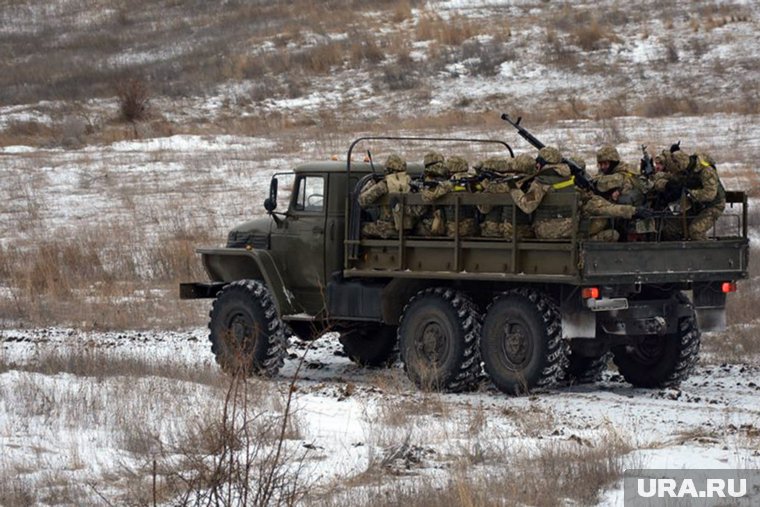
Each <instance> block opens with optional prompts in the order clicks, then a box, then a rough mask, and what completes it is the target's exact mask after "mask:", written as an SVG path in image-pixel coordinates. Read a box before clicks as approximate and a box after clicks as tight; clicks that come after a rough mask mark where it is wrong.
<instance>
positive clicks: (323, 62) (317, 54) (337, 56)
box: [292, 41, 345, 74]
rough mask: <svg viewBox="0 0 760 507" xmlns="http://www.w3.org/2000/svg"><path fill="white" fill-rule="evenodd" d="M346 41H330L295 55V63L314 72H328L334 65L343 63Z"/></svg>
mask: <svg viewBox="0 0 760 507" xmlns="http://www.w3.org/2000/svg"><path fill="white" fill-rule="evenodd" d="M344 52H345V49H344V43H342V42H339V41H338V42H334V41H333V42H328V43H325V44H320V45H318V46H314V47H313V48H309V49H306V50H304V51H302V52H300V53H296V54H294V55H293V57H292V58H293V63H294V64H295V65H298V66H299V67H300V68H302V69H303V70H305V71H306V72H309V73H312V74H326V73H327V72H328V71H329V70H330V69H331V68H332V67H334V66H336V65H339V64H341V63H343V59H344Z"/></svg>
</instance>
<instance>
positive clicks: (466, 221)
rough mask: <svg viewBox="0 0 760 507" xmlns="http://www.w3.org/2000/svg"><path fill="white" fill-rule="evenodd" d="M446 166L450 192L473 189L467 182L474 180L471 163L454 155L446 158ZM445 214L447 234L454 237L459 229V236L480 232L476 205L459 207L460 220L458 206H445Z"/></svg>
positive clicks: (473, 234)
mask: <svg viewBox="0 0 760 507" xmlns="http://www.w3.org/2000/svg"><path fill="white" fill-rule="evenodd" d="M446 166H447V167H448V169H449V174H450V177H449V181H450V182H451V184H450V185H448V186H446V188H447V189H448V191H449V192H469V191H473V190H474V188H471V186H472V185H470V184H465V182H467V180H472V181H474V180H473V176H474V174H473V173H470V171H469V169H470V168H469V164H468V163H467V160H465V159H464V158H463V157H459V156H457V155H453V156H451V157H449V158H448V159H447V160H446ZM443 211H444V215H445V217H446V236H448V237H450V238H453V237H454V236H455V235H456V234H457V229H459V236H475V235H476V234H477V232H478V224H477V220H476V219H475V207H474V206H460V207H459V221H458V222H457V220H456V218H457V217H456V207H455V206H445V207H444V210H443Z"/></svg>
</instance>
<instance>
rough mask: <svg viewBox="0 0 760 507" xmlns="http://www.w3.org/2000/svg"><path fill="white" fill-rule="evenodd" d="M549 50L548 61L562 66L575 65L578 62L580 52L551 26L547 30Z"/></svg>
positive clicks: (547, 53) (547, 52)
mask: <svg viewBox="0 0 760 507" xmlns="http://www.w3.org/2000/svg"><path fill="white" fill-rule="evenodd" d="M545 36H546V45H547V50H546V53H545V56H546V60H547V62H548V63H553V64H555V65H558V66H560V67H575V66H576V65H577V64H578V54H577V52H576V51H573V49H572V48H571V47H570V46H569V45H568V44H566V43H565V41H564V40H563V39H562V36H560V35H559V34H557V32H556V31H554V30H553V29H551V28H547V29H546V32H545Z"/></svg>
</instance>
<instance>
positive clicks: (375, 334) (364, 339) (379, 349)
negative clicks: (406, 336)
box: [340, 324, 398, 367]
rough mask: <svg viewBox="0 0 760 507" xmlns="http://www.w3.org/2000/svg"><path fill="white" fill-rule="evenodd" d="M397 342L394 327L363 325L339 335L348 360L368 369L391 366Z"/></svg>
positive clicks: (396, 350) (395, 353)
mask: <svg viewBox="0 0 760 507" xmlns="http://www.w3.org/2000/svg"><path fill="white" fill-rule="evenodd" d="M397 342H398V338H397V329H396V327H395V326H386V325H383V324H365V325H362V326H361V327H359V328H356V329H352V330H350V331H348V332H346V333H341V335H340V343H341V345H343V351H344V352H345V353H346V355H347V356H348V357H349V359H351V361H353V362H355V363H356V364H358V365H360V366H368V367H384V366H390V365H392V364H393V363H394V361H395V360H396V356H397V355H398V349H397V347H396V343H397Z"/></svg>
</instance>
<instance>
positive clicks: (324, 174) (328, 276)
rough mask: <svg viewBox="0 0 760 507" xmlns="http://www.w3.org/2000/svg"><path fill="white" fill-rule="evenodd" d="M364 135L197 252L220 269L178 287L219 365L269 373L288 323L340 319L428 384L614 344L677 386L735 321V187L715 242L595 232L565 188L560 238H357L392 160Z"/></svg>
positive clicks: (473, 201) (631, 377)
mask: <svg viewBox="0 0 760 507" xmlns="http://www.w3.org/2000/svg"><path fill="white" fill-rule="evenodd" d="M384 139H387V138H384ZM414 140H415V141H419V138H414ZM358 141H360V140H357V141H355V142H354V144H352V145H351V149H349V153H348V157H347V160H346V161H343V162H338V161H331V162H317V163H308V164H304V165H300V166H298V167H296V168H295V169H294V171H293V172H292V173H291V174H289V175H286V174H277V175H275V176H274V177H273V178H272V184H271V187H270V192H269V198H268V199H267V200H266V201H265V203H264V208H265V210H266V211H267V213H268V216H266V217H263V218H257V219H255V220H252V221H249V222H246V223H244V224H242V225H240V226H238V227H236V228H234V229H233V230H232V231H231V232H230V233H229V236H228V240H227V244H226V246H225V247H223V248H200V249H198V253H199V254H200V255H201V258H202V262H203V265H204V267H205V269H206V272H207V273H208V275H209V279H210V281H208V282H192V283H184V284H181V286H180V296H181V297H182V298H184V299H194V298H213V299H214V302H213V306H212V310H211V314H210V317H211V319H210V323H209V328H210V335H209V339H210V341H211V349H212V351H213V353H214V354H215V356H216V359H217V362H218V363H219V364H220V365H221V366H222V368H223V369H224V370H226V371H228V372H240V371H243V372H245V373H248V374H250V373H255V374H260V375H274V374H276V373H277V371H278V369H279V367H280V366H281V365H282V364H283V359H284V356H285V349H286V344H287V337H288V336H289V335H296V336H298V337H299V338H301V339H304V340H311V339H314V338H316V337H318V336H321V335H323V334H326V333H327V332H336V333H338V336H339V339H340V341H341V343H342V345H343V347H344V350H345V352H346V354H347V355H348V356H349V357H350V358H351V359H352V360H354V361H355V362H357V363H359V364H362V365H366V366H383V365H389V364H391V363H392V362H393V361H394V360H395V358H396V357H397V355H398V353H399V352H400V357H401V361H402V362H403V365H404V369H405V370H406V372H407V374H408V376H409V378H410V379H411V380H412V381H413V382H414V383H415V384H416V385H417V386H418V387H420V388H423V389H444V390H450V391H461V390H466V389H470V388H472V387H473V386H474V385H475V384H476V383H477V382H479V381H480V379H481V378H482V377H483V373H484V372H485V374H486V375H487V376H488V377H490V379H491V381H492V382H493V383H494V384H495V385H496V387H497V388H499V389H500V390H501V391H503V392H506V393H518V392H525V391H528V390H530V389H533V388H544V387H550V386H554V385H558V384H562V383H567V382H575V383H580V382H590V381H594V380H596V379H597V378H598V377H599V376H600V375H601V373H602V371H603V370H604V369H605V368H606V366H607V363H608V360H609V359H610V357H611V358H612V360H613V361H614V362H615V364H616V365H617V367H618V369H619V370H620V372H621V374H622V375H623V376H624V377H625V379H626V380H628V381H629V382H631V383H632V384H634V385H636V386H641V387H659V386H666V385H674V384H677V383H678V382H680V381H681V380H683V379H684V378H686V377H687V376H688V375H689V373H690V372H691V370H692V369H693V367H694V365H695V363H696V360H697V357H698V354H699V346H700V336H701V332H702V331H712V330H719V329H722V328H724V327H725V302H726V296H727V294H728V293H730V292H732V291H734V290H736V284H735V282H736V281H737V280H740V279H743V278H746V277H747V276H748V269H747V265H748V261H749V241H748V237H747V198H746V195H745V194H744V193H742V192H727V203H728V207H729V208H731V209H733V210H734V212H733V213H730V214H726V215H725V216H724V217H721V220H720V221H719V225H721V227H717V226H716V230H719V232H720V233H719V234H717V233H716V234H714V235H713V237H711V238H710V239H709V240H707V241H634V242H619V243H605V242H594V241H589V240H587V239H584V234H583V231H584V230H585V229H584V227H586V226H587V224H585V223H584V222H585V221H584V219H583V218H582V216H581V214H580V212H579V204H578V198H577V196H576V195H575V194H574V193H572V192H571V193H555V194H551V193H550V194H548V195H547V196H546V198H545V199H544V200H543V201H542V204H541V207H551V209H552V210H553V211H552V212H553V213H555V214H557V216H566V217H570V218H572V220H573V223H574V224H575V232H574V233H573V235H572V237H571V238H569V239H566V240H538V239H521V238H519V237H518V236H517V235H514V236H513V237H512V238H511V239H500V238H497V239H494V238H484V237H460V236H458V235H455V236H454V237H434V238H433V237H421V236H413V235H405V234H404V232H403V231H401V233H400V234H399V237H397V238H390V239H368V238H363V237H361V235H360V234H359V231H360V230H361V223H362V221H364V220H367V218H368V217H367V210H362V209H361V208H360V207H359V206H358V204H357V196H358V191H359V189H360V188H361V187H362V185H363V184H364V182H365V181H366V180H367V179H368V178H372V177H373V173H382V170H383V168H382V166H380V165H377V164H376V165H375V167H373V166H372V165H371V164H367V163H355V162H352V161H351V154H352V149H353V147H354V146H355V145H356V143H357V142H358ZM502 144H504V143H502ZM504 146H505V155H506V156H511V155H512V151H511V149H510V148H509V147H508V146H507V145H506V144H504ZM421 171H422V167H421V165H420V164H416V165H415V164H410V165H409V172H410V174H415V173H417V174H419V173H421ZM285 179H287V180H288V184H287V189H290V190H292V191H290V192H285V191H283V190H282V189H281V188H280V187H281V186H283V180H285ZM390 202H393V203H399V204H400V209H402V210H405V209H409V208H410V207H413V206H425V205H426V203H424V202H423V201H422V200H421V196H420V195H419V194H416V193H405V194H391V195H386V196H384V197H383V198H382V199H381V201H380V202H379V203H377V204H378V205H383V204H389V203H390ZM436 204H441V205H448V206H450V207H451V209H454V210H455V216H460V215H459V214H460V211H461V210H463V209H464V208H465V207H472V206H476V205H478V204H492V205H498V206H505V207H507V209H509V210H511V213H512V220H513V225H516V224H517V223H518V222H519V221H520V220H523V221H524V220H525V219H526V217H524V216H523V217H520V216H519V215H520V213H521V212H519V210H518V209H517V208H516V207H515V206H514V205H513V203H512V201H511V198H510V197H509V195H506V194H485V193H470V192H461V193H453V194H449V195H446V196H444V197H442V198H441V200H440V201H436ZM541 207H540V208H539V209H541ZM527 218H528V219H529V218H530V217H527ZM457 232H458V231H457Z"/></svg>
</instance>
